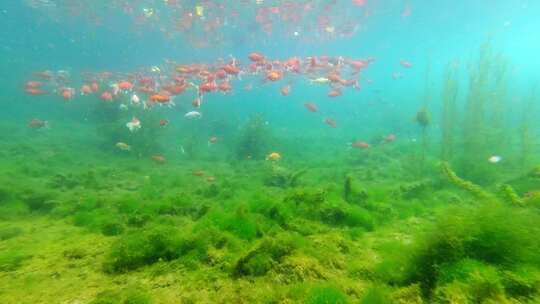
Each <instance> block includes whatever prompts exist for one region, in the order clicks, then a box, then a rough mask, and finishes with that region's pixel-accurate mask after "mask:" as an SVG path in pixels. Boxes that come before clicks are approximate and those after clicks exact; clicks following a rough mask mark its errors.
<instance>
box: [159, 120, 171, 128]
mask: <svg viewBox="0 0 540 304" xmlns="http://www.w3.org/2000/svg"><path fill="white" fill-rule="evenodd" d="M168 124H169V121H168V120H167V119H162V120H160V121H159V125H160V126H161V127H165V126H167V125H168Z"/></svg>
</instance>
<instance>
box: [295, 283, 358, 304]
mask: <svg viewBox="0 0 540 304" xmlns="http://www.w3.org/2000/svg"><path fill="white" fill-rule="evenodd" d="M305 303H307V304H329V303H332V304H346V303H349V301H348V300H347V296H346V295H345V294H344V293H343V292H342V291H341V290H339V289H338V288H336V287H330V286H329V287H315V288H313V289H312V290H311V291H310V292H309V294H308V296H307V299H306V301H305Z"/></svg>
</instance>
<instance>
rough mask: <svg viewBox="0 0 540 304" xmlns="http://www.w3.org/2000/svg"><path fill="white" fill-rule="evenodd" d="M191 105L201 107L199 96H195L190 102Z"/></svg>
mask: <svg viewBox="0 0 540 304" xmlns="http://www.w3.org/2000/svg"><path fill="white" fill-rule="evenodd" d="M191 105H192V106H193V107H194V108H197V109H198V108H200V107H201V98H200V97H197V98H195V99H194V100H193V101H192V102H191Z"/></svg>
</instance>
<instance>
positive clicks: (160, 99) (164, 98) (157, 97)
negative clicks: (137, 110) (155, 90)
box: [150, 94, 171, 103]
mask: <svg viewBox="0 0 540 304" xmlns="http://www.w3.org/2000/svg"><path fill="white" fill-rule="evenodd" d="M150 101H152V102H157V103H168V102H170V101H171V97H170V96H168V95H165V94H154V95H152V96H150Z"/></svg>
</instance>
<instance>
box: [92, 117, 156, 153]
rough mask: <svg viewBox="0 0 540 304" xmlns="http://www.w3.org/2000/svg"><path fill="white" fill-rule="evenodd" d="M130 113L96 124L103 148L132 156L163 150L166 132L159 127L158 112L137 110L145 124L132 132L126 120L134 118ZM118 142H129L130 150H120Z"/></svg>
mask: <svg viewBox="0 0 540 304" xmlns="http://www.w3.org/2000/svg"><path fill="white" fill-rule="evenodd" d="M130 115H131V114H130ZM130 115H128V114H126V113H121V114H120V115H118V116H115V118H116V120H111V121H107V122H104V123H102V124H97V125H96V132H97V135H98V136H99V139H100V140H101V148H102V149H103V150H105V151H110V152H114V153H117V154H119V155H120V154H121V155H131V156H149V155H153V154H156V153H159V152H160V151H162V147H161V143H160V139H161V138H162V137H163V135H164V132H163V129H161V128H160V127H159V117H158V116H157V114H156V112H155V111H142V110H141V111H139V112H137V113H136V115H137V118H139V119H140V120H141V121H142V122H143V125H142V127H141V128H140V129H139V130H137V131H136V132H130V131H129V130H128V128H126V122H128V121H130V120H131V119H132V116H130ZM118 142H124V143H126V144H128V145H129V146H130V147H131V148H130V151H119V150H118V148H117V147H116V144H117V143H118Z"/></svg>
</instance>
